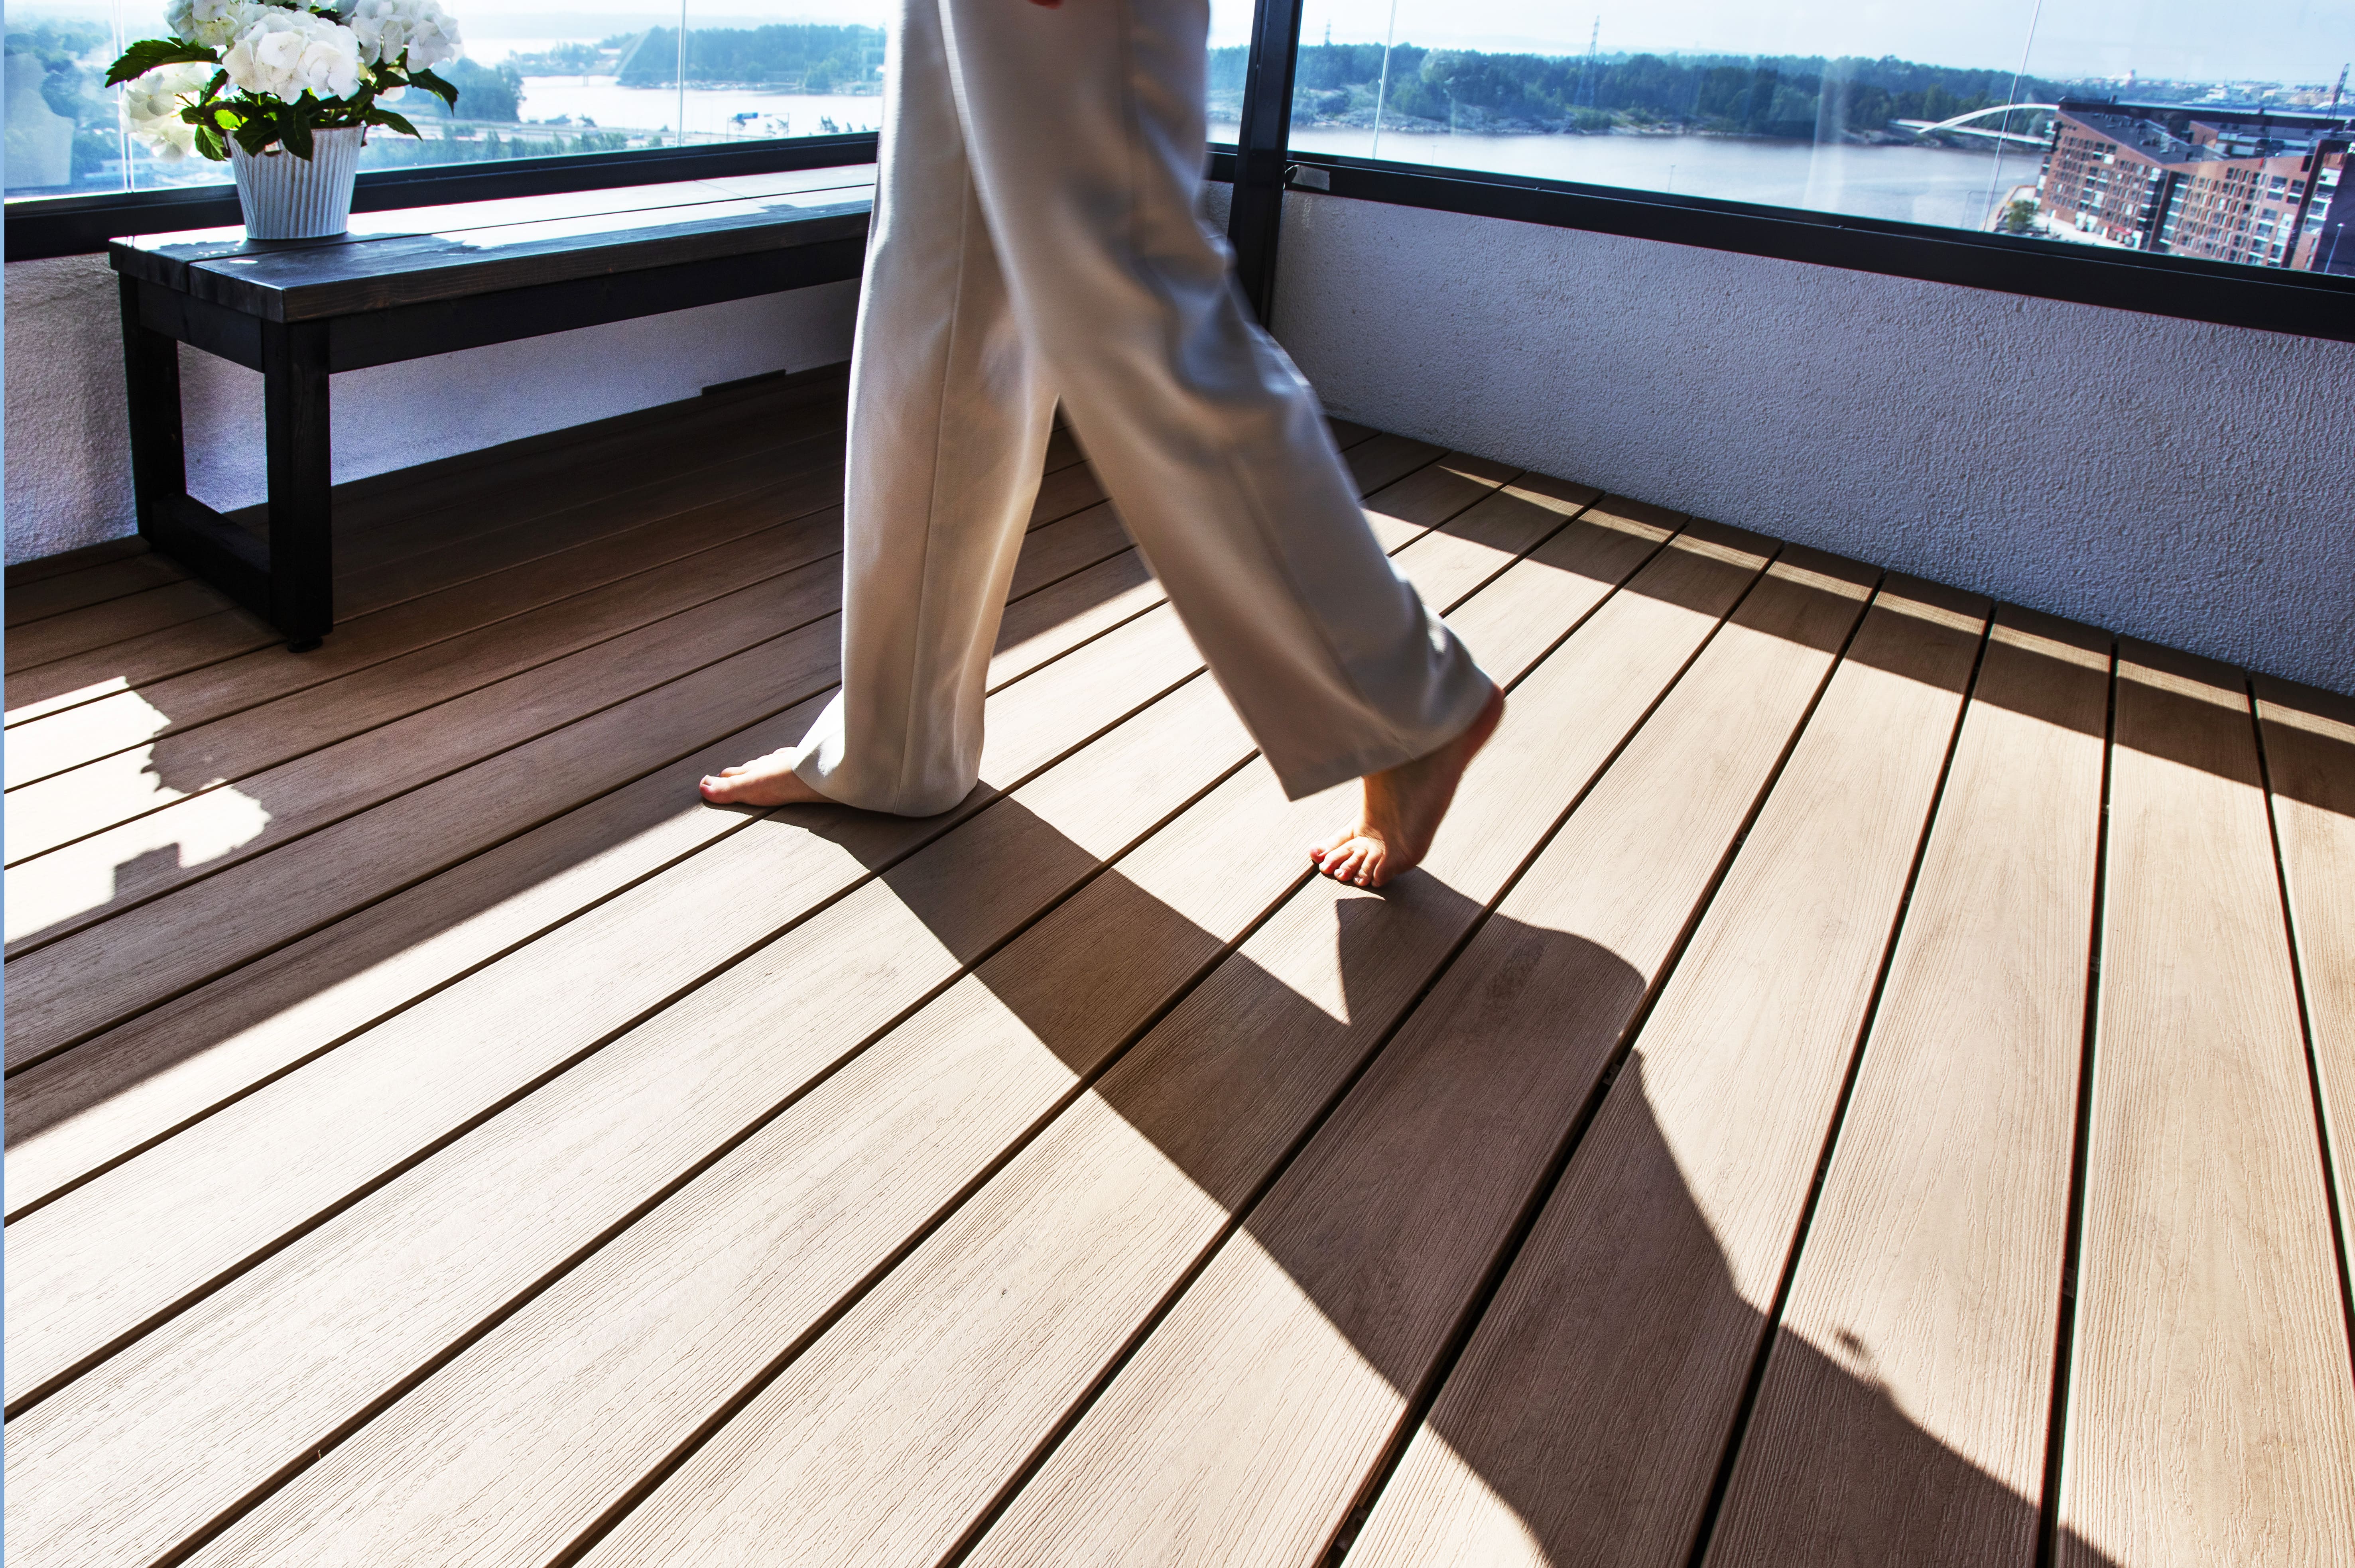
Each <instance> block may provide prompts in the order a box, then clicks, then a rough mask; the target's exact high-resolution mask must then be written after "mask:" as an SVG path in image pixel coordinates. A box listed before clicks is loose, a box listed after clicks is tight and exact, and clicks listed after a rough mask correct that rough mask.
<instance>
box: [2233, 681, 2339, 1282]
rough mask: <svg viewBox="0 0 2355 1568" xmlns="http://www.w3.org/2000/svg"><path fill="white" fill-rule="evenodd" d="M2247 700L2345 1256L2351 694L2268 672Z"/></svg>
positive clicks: (2257, 682) (2257, 683)
mask: <svg viewBox="0 0 2355 1568" xmlns="http://www.w3.org/2000/svg"><path fill="white" fill-rule="evenodd" d="M2256 699H2257V719H2258V723H2259V727H2260V732H2261V734H2262V737H2263V741H2264V757H2265V768H2266V778H2267V781H2268V783H2269V784H2271V785H2272V805H2273V813H2274V825H2275V836H2276V837H2277V838H2278V839H2279V842H2280V846H2281V868H2282V882H2283V885H2284V887H2285V889H2286V891H2287V893H2288V895H2289V911H2290V920H2291V923H2292V926H2293V935H2294V936H2295V937H2296V942H2297V951H2298V956H2299V961H2300V962H2299V969H2300V977H2301V979H2302V980H2303V982H2304V985H2305V988H2306V1013H2307V1032H2308V1035H2309V1038H2310V1040H2311V1041H2312V1046H2313V1052H2314V1067H2315V1076H2316V1080H2317V1087H2318V1090H2319V1092H2320V1094H2321V1101H2322V1107H2321V1108H2322V1113H2323V1125H2324V1127H2325V1130H2326V1133H2327V1136H2328V1137H2329V1140H2330V1146H2329V1147H2330V1156H2331V1160H2330V1163H2331V1174H2332V1176H2333V1177H2334V1178H2335V1179H2336V1180H2337V1182H2338V1195H2339V1226H2340V1233H2339V1246H2340V1247H2341V1248H2342V1249H2345V1251H2346V1253H2355V699H2350V698H2346V697H2342V696H2339V695H2338V694H2337V693H2335V692H2328V691H2318V690H2316V689H2315V688H2312V687H2309V686H2293V685H2291V684H2290V683H2289V682H2287V681H2280V680H2275V679H2274V678H2272V677H2269V676H2259V677H2257V678H2256ZM2342 1255H2344V1254H2342Z"/></svg>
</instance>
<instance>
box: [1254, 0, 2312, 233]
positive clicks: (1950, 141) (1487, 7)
mask: <svg viewBox="0 0 2355 1568" xmlns="http://www.w3.org/2000/svg"><path fill="white" fill-rule="evenodd" d="M2346 21H2347V9H2346V6H2345V5H2344V4H2343V3H2341V0H2290V3H2288V4H2286V5H2281V6H2278V7H2267V8H2265V9H2264V10H2262V11H2260V12H2256V13H2252V14H2250V15H2249V16H2246V17H2245V18H2233V19H2228V18H2227V17H2226V16H2225V15H2224V13H2222V12H2220V11H2218V10H2216V9H2215V8H2214V7H2212V6H2208V5H2193V4H2191V3H2190V0H2126V3H2125V4H2098V3H2096V0H1963V3H1962V4H1960V5H1953V6H1943V7H1942V6H1912V5H1907V6H1881V5H1876V6H1858V5H1848V4H1834V3H1832V0H1803V3H1801V4H1796V5H1785V6H1771V7H1757V6H1749V5H1734V4H1732V3H1731V0H1603V3H1602V4H1600V5H1596V6H1593V7H1579V8H1577V9H1575V10H1573V9H1572V8H1570V7H1565V6H1561V5H1547V4H1541V3H1540V0H1470V3H1469V4H1464V3H1458V0H1307V6H1306V15H1305V22H1304V26H1303V28H1302V34H1301V51H1300V67H1299V71H1298V75H1297V78H1296V95H1295V99H1294V105H1293V112H1294V121H1293V132H1292V145H1293V146H1294V147H1295V148H1296V149H1298V150H1301V151H1304V152H1323V153H1333V154H1340V155H1349V156H1356V157H1378V158H1382V159H1385V160H1392V161H1398V162H1403V163H1414V164H1427V165H1435V166H1439V167H1445V168H1456V169H1468V170H1487V171H1493V172H1498V173H1509V174H1516V175H1526V176H1539V177H1542V178H1549V179H1561V180H1573V181H1580V182H1583V183H1587V184H1593V185H1604V186H1619V187H1628V188H1632V189H1638V190H1646V191H1657V192H1667V193H1670V194H1674V195H1679V196H1700V197H1719V198H1722V199H1726V200H1732V201H1742V202H1753V203H1759V204H1763V205H1767V206H1774V207H1790V208H1811V209H1814V210H1817V211H1822V212H1838V213H1849V214H1854V215H1857V216H1860V217H1867V218H1879V219H1896V220H1899V221H1902V222H1909V223H1924V224H1932V225H1935V226H1938V227H1942V228H1958V229H1999V230H2001V231H2004V232H2009V233H2014V234H2021V235H2027V236H2031V237H2035V238H2041V239H2044V240H2053V241H2058V242H2066V243H2073V244H2082V245H2094V246H2130V247H2133V248H2137V249H2141V250H2147V251H2160V252H2170V253H2176V254H2182V255H2192V256H2200V257H2203V258H2209V259H2214V260H2221V261H2242V262H2250V263H2254V264H2258V265H2266V266H2297V267H2318V268H2322V269H2326V270H2329V271H2334V272H2355V237H2350V239H2349V240H2348V241H2347V243H2346V244H2344V245H2340V244H2339V242H2338V241H2339V222H2340V221H2341V219H2345V218H2349V217H2355V211H2347V212H2340V213H2337V214H2334V213H2333V212H2332V210H2331V197H2332V196H2333V195H2334V194H2335V193H2336V191H2337V188H2338V183H2339V176H2340V172H2341V171H2342V170H2343V169H2344V168H2345V166H2346V165H2347V162H2348V146H2349V142H2350V134H2349V127H2350V123H2355V121H2350V118H2349V116H2350V114H2355V98H2350V97H2348V96H2347V95H2346V77H2347V72H2346V67H2345V65H2344V64H2343V63H2342V61H2343V58H2344V56H2345V55H2346V54H2347V53H2349V52H2350V35H2349V33H2348V31H2347V28H2346ZM1230 77H1231V79H1232V90H1233V91H1234V92H1235V93H1236V94H1237V95H1238V96H1239V95H1240V92H1241V60H1240V58H1237V59H1232V60H1231V61H1230V60H1227V59H1220V60H1218V61H1216V62H1215V63H1214V70H1213V90H1212V92H1213V102H1214V105H1215V103H1216V101H1217V94H1218V92H1219V91H1220V86H1221V84H1223V83H1224V82H1226V81H1227V80H1228V78H1230ZM2342 205H2343V204H2342Z"/></svg>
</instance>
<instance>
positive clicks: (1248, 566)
mask: <svg viewBox="0 0 2355 1568" xmlns="http://www.w3.org/2000/svg"><path fill="white" fill-rule="evenodd" d="M941 4H942V7H943V16H945V18H946V21H947V31H948V43H949V50H950V55H951V58H952V59H953V61H954V70H955V72H956V77H957V86H958V91H959V95H960V102H961V107H962V109H963V112H964V123H965V130H966V142H967V148H968V156H969V158H970V159H971V162H972V165H973V168H974V171H975V181H976V183H977V185H978V187H979V190H980V198H981V206H982V210H983V212H984V214H985V216H986V219H987V220H988V222H989V225H990V228H991V231H992V234H993V236H994V237H995V240H996V247H997V252H998V255H999V257H1000V258H1001V260H1002V261H1003V263H1004V265H1005V268H1006V273H1007V287H1008V290H1009V292H1010V293H1011V294H1012V296H1013V303H1014V309H1015V313H1016V315H1018V317H1019V318H1020V320H1021V323H1022V329H1023V332H1024V336H1025V337H1026V339H1027V340H1028V343H1029V345H1030V347H1032V349H1033V350H1034V351H1035V352H1036V353H1037V355H1038V356H1039V359H1040V360H1041V361H1042V362H1043V364H1044V367H1045V369H1046V372H1047V374H1048V375H1049V377H1050V379H1052V381H1053V383H1054V385H1055V387H1056V389H1057V390H1058V391H1060V393H1061V394H1062V397H1063V401H1064V407H1065V410H1066V411H1067V413H1068V416H1069V418H1070V420H1071V425H1072V428H1073V429H1074V431H1075V432H1077V433H1078V435H1079V437H1080V440H1081V443H1082V444H1083V445H1084V446H1085V447H1086V448H1087V452H1088V456H1089V458H1090V460H1091V462H1092V463H1093V464H1094V466H1095V468H1096V471H1097V473H1098V475H1100V476H1101V477H1102V478H1103V482H1104V485H1105V488H1106V490H1107V491H1108V492H1109V494H1110V495H1111V496H1112V498H1113V501H1114V504H1115V505H1116V506H1117V507H1119V509H1120V513H1121V517H1122V518H1123V520H1124V522H1126V524H1127V525H1128V527H1129V528H1130V530H1131V531H1132V532H1133V533H1134V534H1135V537H1136V539H1137V542H1138V544H1139V545H1140V547H1141V548H1142V549H1143V550H1144V553H1145V555H1146V558H1147V560H1150V562H1151V563H1152V566H1153V569H1154V571H1155V572H1156V575H1157V576H1159V578H1160V579H1161V581H1162V584H1163V586H1164V587H1165V588H1166V590H1167V592H1168V594H1169V598H1170V602H1171V603H1172V604H1173V605H1174V606H1175V607H1176V608H1177V613H1178V614H1179V615H1180V616H1181V617H1182V618H1183V619H1184V621H1185V623H1186V625H1187V628H1188V630H1189V631H1190V632H1191V633H1192V634H1193V635H1194V638H1195V641H1196V642H1197V643H1198V644H1199V645H1200V647H1201V649H1202V651H1203V655H1204V656H1205V658H1206V659H1207V660H1208V661H1209V666H1210V668H1211V671H1212V673H1213V674H1215V675H1216V676H1217V677H1218V679H1219V681H1220V685H1221V686H1223V687H1224V688H1226V691H1227V693H1228V695H1229V696H1230V697H1231V699H1233V701H1234V704H1235V706H1236V709H1238V710H1239V712H1240V713H1241V716H1242V719H1243V721H1244V723H1245V724H1246V725H1247V726H1248V727H1249V728H1250V730H1251V731H1252V735H1253V736H1254V737H1255V738H1256V739H1257V740H1258V741H1259V742H1260V744H1261V747H1262V749H1263V752H1265V754H1266V757H1267V759H1268V762H1269V763H1270V765H1271V766H1272V767H1273V769H1274V771H1275V773H1276V776H1277V778H1278V779H1279V780H1280V781H1281V782H1282V784H1283V785H1284V789H1285V790H1286V791H1287V793H1289V794H1291V795H1294V796H1295V798H1296V797H1298V796H1301V795H1307V794H1311V793H1314V792H1316V791H1317V790H1321V789H1324V788H1326V787H1327V786H1329V785H1332V784H1338V783H1340V782H1342V781H1344V780H1347V779H1350V778H1355V777H1359V776H1360V775H1373V776H1374V779H1375V784H1374V785H1372V786H1369V790H1368V792H1367V802H1366V805H1367V811H1366V814H1365V817H1364V820H1362V821H1360V822H1359V823H1356V824H1353V825H1351V827H1350V829H1349V830H1348V831H1347V832H1345V833H1344V834H1342V835H1340V836H1339V837H1338V838H1337V840H1336V841H1335V844H1334V845H1332V846H1328V847H1327V848H1333V849H1334V850H1336V853H1334V854H1330V855H1325V856H1322V857H1321V859H1323V860H1325V861H1329V862H1332V863H1334V865H1335V867H1336V869H1337V870H1338V871H1340V872H1341V873H1342V874H1346V875H1348V877H1349V879H1350V880H1367V881H1369V882H1379V881H1380V880H1383V879H1384V878H1385V877H1386V876H1388V875H1389V874H1391V873H1392V872H1393V871H1395V870H1396V869H1400V867H1401V865H1402V864H1411V863H1412V861H1413V860H1414V859H1419V858H1420V857H1421V854H1422V853H1423V849H1424V848H1426V847H1427V846H1428V843H1429V837H1430V833H1431V831H1432V830H1433V828H1435V827H1436V826H1437V818H1438V814H1439V813H1440V812H1443V811H1444V809H1445V803H1446V799H1447V797H1448V796H1449V795H1451V794H1452V793H1453V790H1454V787H1455V778H1456V776H1457V775H1458V774H1460V773H1461V772H1462V768H1463V763H1464V762H1465V761H1468V759H1469V756H1470V752H1472V751H1473V750H1476V748H1477V744H1478V742H1479V741H1481V740H1484V739H1485V738H1486V734H1487V731H1488V730H1490V729H1493V727H1494V724H1495V720H1496V712H1497V709H1498V707H1499V706H1500V703H1499V699H1498V698H1497V692H1496V688H1494V686H1493V685H1491V684H1490V682H1489V681H1488V680H1487V677H1485V676H1483V675H1482V674H1481V673H1480V671H1479V669H1478V668H1477V667H1476V666H1475V665H1474V663H1473V660H1472V657H1471V656H1470V655H1469V654H1468V653H1467V652H1466V651H1465V648H1464V647H1463V645H1461V644H1460V643H1458V642H1457V641H1456V639H1455V636H1454V635H1452V634H1451V633H1450V632H1449V631H1448V630H1447V629H1446V628H1445V626H1444V625H1443V624H1441V623H1440V622H1439V620H1438V619H1437V617H1435V616H1433V615H1432V614H1430V613H1428V612H1427V611H1426V610H1425V609H1424V607H1423V603H1422V602H1421V601H1420V600H1419V599H1418V598H1417V597H1416V595H1415V592H1414V591H1413V590H1412V588H1411V587H1409V586H1408V585H1407V584H1406V583H1405V582H1404V581H1402V580H1401V578H1400V577H1399V576H1398V574H1397V572H1396V571H1394V570H1393V569H1392V567H1391V562H1390V561H1389V560H1388V559H1387V558H1386V557H1385V556H1384V555H1383V553H1382V551H1381V549H1380V546H1379V545H1378V544H1377V542H1376V541H1375V539H1374V537H1373V534H1372V532H1371V530H1370V529H1369V528H1368V527H1367V526H1366V522H1365V517H1364V514H1363V512H1362V510H1361V509H1360V508H1359V505H1358V501H1357V496H1356V492H1355V487H1354V486H1353V485H1351V483H1350V481H1349V478H1348V472H1347V470H1346V469H1344V468H1343V466H1342V464H1341V462H1340V458H1339V455H1338V453H1337V452H1336V451H1335V450H1334V447H1333V443H1332V439H1331V437H1330V435H1329V433H1328V432H1327V428H1326V425H1325V421H1324V417H1323V413H1322V411H1321V410H1320V409H1319V407H1318V405H1317V402H1316V396H1315V394H1314V393H1313V392H1312V391H1311V390H1310V389H1309V387H1308V385H1307V383H1306V382H1305V380H1304V379H1302V378H1301V376H1300V373H1299V372H1298V371H1297V370H1296V369H1295V368H1293V365H1292V363H1291V361H1290V359H1289V358H1287V357H1285V355H1284V351H1283V350H1282V349H1281V348H1279V347H1277V346H1276V345H1275V343H1274V341H1273V339H1272V338H1270V337H1269V336H1267V335H1266V334H1265V333H1263V332H1262V331H1260V330H1259V329H1258V328H1257V327H1256V326H1255V325H1253V324H1252V322H1251V320H1250V318H1249V316H1248V315H1247V314H1246V312H1245V310H1244V308H1243V306H1242V304H1241V299H1240V297H1239V296H1238V295H1237V294H1236V293H1235V292H1234V290H1233V287H1232V285H1231V283H1230V281H1229V258H1228V255H1227V252H1226V250H1225V248H1224V247H1223V246H1222V245H1221V244H1220V243H1219V242H1218V241H1216V240H1214V239H1212V238H1211V237H1210V236H1209V235H1208V234H1206V233H1205V232H1204V230H1203V229H1202V227H1201V225H1200V223H1199V220H1198V219H1197V218H1196V215H1195V210H1194V202H1195V198H1196V196H1197V193H1198V190H1199V185H1200V176H1201V167H1202V160H1203V151H1204V148H1203V123H1202V93H1203V86H1204V80H1203V77H1204V65H1205V57H1204V39H1205V34H1206V31H1207V27H1208V21H1209V11H1208V6H1207V4H1206V0H1090V3H1089V4H1086V5H1064V6H1060V7H1058V8H1055V9H1051V10H1050V9H1043V8H1040V7H1038V6H1032V5H1007V4H1006V0H941ZM1418 762H1420V763H1421V764H1422V765H1421V766H1420V767H1414V766H1411V764H1415V763H1418Z"/></svg>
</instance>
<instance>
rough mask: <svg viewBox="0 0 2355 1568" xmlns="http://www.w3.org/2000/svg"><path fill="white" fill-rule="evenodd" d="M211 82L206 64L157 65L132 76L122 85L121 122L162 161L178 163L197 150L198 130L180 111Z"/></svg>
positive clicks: (210, 74)
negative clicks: (183, 117)
mask: <svg viewBox="0 0 2355 1568" xmlns="http://www.w3.org/2000/svg"><path fill="white" fill-rule="evenodd" d="M212 79H213V68H212V67H210V66H208V65H166V66H158V67H157V68H156V69H154V70H151V71H149V72H148V73H147V74H146V75H144V76H141V77H134V78H133V79H132V80H129V81H126V82H124V83H123V123H124V124H125V125H127V126H128V127H130V130H131V133H132V134H133V135H134V136H136V137H138V138H139V139H140V140H141V141H143V142H144V143H146V144H148V145H149V146H151V147H153V148H155V152H156V154H157V155H159V156H161V157H162V158H163V159H164V161H165V162H166V163H177V162H179V161H180V160H181V159H182V158H185V157H186V156H187V155H189V154H190V153H193V152H195V151H196V150H197V128H196V127H195V126H194V125H191V124H189V123H187V122H186V120H183V119H181V118H180V111H181V110H183V109H186V107H187V106H188V105H189V104H191V103H194V102H195V101H197V99H198V98H200V97H202V96H203V95H204V91H205V84H206V83H208V82H209V81H211V80H212Z"/></svg>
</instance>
